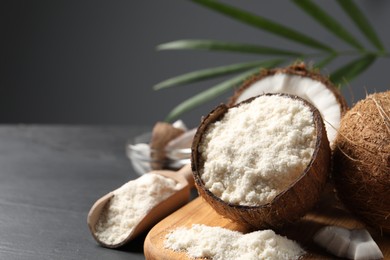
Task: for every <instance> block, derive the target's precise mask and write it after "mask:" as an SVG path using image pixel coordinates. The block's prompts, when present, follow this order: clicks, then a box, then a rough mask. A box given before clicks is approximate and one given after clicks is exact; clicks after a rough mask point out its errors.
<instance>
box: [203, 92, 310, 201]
mask: <svg viewBox="0 0 390 260" xmlns="http://www.w3.org/2000/svg"><path fill="white" fill-rule="evenodd" d="M315 139H316V134H315V124H314V121H313V115H312V112H311V111H310V109H309V108H308V107H307V106H306V105H305V104H304V103H303V102H302V101H300V100H296V99H292V98H289V97H286V96H277V95H272V96H260V97H258V98H256V99H254V100H253V101H252V102H249V103H245V104H242V105H240V106H238V107H234V108H230V109H229V110H228V111H227V112H226V113H225V115H224V116H223V118H222V119H221V120H220V121H217V122H215V123H214V124H212V125H210V127H209V128H208V129H207V131H206V133H205V135H204V139H203V141H202V145H201V146H200V149H199V151H200V153H201V156H202V158H203V159H204V161H205V163H204V168H203V171H202V172H201V178H202V180H203V182H204V183H205V187H206V188H207V189H209V190H210V191H211V192H212V193H213V194H214V195H216V196H218V197H219V198H221V199H222V200H223V201H225V202H229V203H232V204H239V205H248V206H255V205H262V204H265V203H267V202H270V201H271V200H272V199H273V198H274V197H275V196H276V195H277V194H278V193H280V192H281V191H283V190H284V189H286V188H287V187H288V186H289V185H290V184H291V183H292V182H294V181H295V180H296V179H297V178H298V177H299V176H300V174H302V172H303V171H304V169H305V168H306V167H307V165H308V163H309V162H310V159H311V157H312V155H313V152H314V146H315ZM227 173H228V174H227Z"/></svg>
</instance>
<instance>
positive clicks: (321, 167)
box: [191, 94, 331, 229]
mask: <svg viewBox="0 0 390 260" xmlns="http://www.w3.org/2000/svg"><path fill="white" fill-rule="evenodd" d="M265 95H266V96H271V95H279V96H286V97H290V98H293V99H298V100H300V101H302V102H303V103H304V104H305V105H306V106H308V107H309V108H310V111H312V114H313V121H314V125H315V129H316V140H315V148H314V152H313V154H312V157H311V160H310V162H309V164H308V165H307V167H306V168H305V169H304V171H303V172H302V173H301V174H300V176H299V177H298V179H297V180H295V181H294V182H293V183H291V184H290V185H289V186H288V187H287V188H286V189H284V190H283V191H281V192H280V193H279V194H278V195H277V196H276V197H275V198H274V199H273V200H272V201H270V202H268V203H265V204H262V205H256V206H247V205H240V204H232V203H229V202H225V201H224V200H222V199H221V198H219V197H218V196H216V195H215V194H213V193H212V192H211V191H210V190H208V189H207V188H206V187H205V184H204V182H203V180H202V177H201V174H202V173H201V172H202V169H203V167H204V164H205V161H204V160H205V159H204V158H203V157H202V154H201V152H200V150H201V148H200V146H201V144H202V142H203V141H204V138H205V133H206V132H207V129H208V127H209V126H211V125H212V124H214V123H216V122H218V121H219V120H221V118H222V117H223V116H224V114H225V113H226V112H227V111H228V110H229V109H232V107H228V106H226V105H223V104H222V105H220V106H218V107H216V108H215V109H214V110H213V111H211V112H210V113H209V114H208V115H207V116H206V117H205V118H204V119H203V121H202V123H201V124H200V126H199V127H198V129H197V133H196V134H195V137H194V140H193V144H192V155H191V156H192V157H191V165H192V171H193V175H194V179H195V184H196V188H197V190H198V192H199V194H200V195H201V196H202V197H203V198H204V199H205V200H206V201H207V202H208V203H209V204H210V206H211V207H213V208H214V209H215V210H216V211H217V212H218V213H219V214H221V215H222V216H225V217H227V218H229V219H231V220H233V221H236V222H238V223H240V224H243V225H247V226H248V227H252V228H255V229H259V228H281V227H283V226H285V225H287V224H289V223H293V222H295V221H296V220H298V219H299V218H300V217H302V216H303V215H304V214H305V213H307V212H308V211H309V210H310V209H311V208H312V207H313V206H314V205H315V203H316V202H317V201H318V199H319V196H320V194H321V192H322V190H323V188H324V186H325V183H326V181H327V178H328V175H329V173H330V154H331V152H330V147H329V141H328V139H327V135H326V131H325V127H324V124H323V121H322V118H321V115H320V113H319V111H318V110H317V109H316V108H315V107H314V106H313V105H311V104H310V103H309V102H307V101H305V100H303V99H301V98H300V97H298V96H292V95H288V94H265ZM255 98H256V97H254V98H250V99H248V100H245V101H243V102H242V103H239V104H237V105H235V106H240V105H241V104H243V103H247V102H251V101H252V100H253V99H255ZM235 106H234V107H235ZM237 138H240V136H237ZM226 174H227V175H228V174H230V173H229V172H226Z"/></svg>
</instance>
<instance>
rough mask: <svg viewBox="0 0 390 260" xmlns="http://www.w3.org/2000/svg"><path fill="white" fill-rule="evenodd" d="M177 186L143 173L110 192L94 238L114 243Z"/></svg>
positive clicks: (122, 238) (121, 239)
mask: <svg viewBox="0 0 390 260" xmlns="http://www.w3.org/2000/svg"><path fill="white" fill-rule="evenodd" d="M180 188H181V185H180V184H179V183H178V182H176V181H175V180H172V179H170V178H166V177H164V176H161V175H158V174H152V173H148V174H144V175H142V176H141V177H139V178H138V179H136V180H133V181H130V182H128V183H126V184H124V185H123V186H121V187H120V188H118V189H116V190H115V191H113V193H114V196H113V197H112V198H111V199H110V201H109V203H108V205H107V206H106V207H105V208H104V210H103V212H102V214H101V216H100V218H99V221H98V222H97V224H96V233H95V235H96V236H97V238H98V239H99V240H100V241H102V242H104V243H106V244H118V243H120V242H122V241H123V240H124V239H125V238H127V237H128V235H129V234H130V233H131V232H132V231H133V229H134V227H135V225H137V224H138V222H139V221H140V220H141V219H142V217H143V216H145V215H146V214H147V213H148V212H149V211H150V210H151V209H152V208H153V207H154V206H155V205H157V204H158V203H159V202H161V201H163V200H164V199H166V198H168V197H169V196H170V195H172V194H173V193H174V192H175V191H177V190H179V189H180Z"/></svg>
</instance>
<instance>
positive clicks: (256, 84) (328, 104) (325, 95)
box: [229, 63, 348, 147]
mask: <svg viewBox="0 0 390 260" xmlns="http://www.w3.org/2000/svg"><path fill="white" fill-rule="evenodd" d="M265 93H286V94H291V95H296V96H299V97H301V98H303V99H305V100H306V101H308V102H310V103H311V104H313V105H314V106H315V107H316V108H317V109H318V110H319V111H320V113H321V116H322V117H323V120H324V123H325V128H326V131H327V135H328V140H329V142H330V144H331V147H333V142H334V140H335V138H336V135H337V130H338V129H339V127H340V120H341V117H342V116H343V115H344V114H345V112H346V110H347V109H348V106H347V102H346V100H345V98H344V97H343V96H342V95H341V93H340V92H339V90H338V89H337V88H336V87H335V86H334V85H333V84H332V82H330V81H329V79H328V78H327V77H325V76H323V75H321V74H320V73H317V72H314V71H309V70H308V69H306V66H305V65H304V64H303V63H299V64H296V65H292V66H290V67H286V68H276V69H271V70H263V71H261V72H260V73H259V74H257V75H254V76H253V77H251V78H250V79H249V80H247V81H246V82H245V83H244V84H243V85H242V86H240V87H239V89H238V90H237V91H236V93H235V94H234V96H233V97H232V98H231V100H230V103H229V105H235V104H238V103H240V102H242V101H244V100H246V99H248V98H251V97H254V96H258V95H261V94H265Z"/></svg>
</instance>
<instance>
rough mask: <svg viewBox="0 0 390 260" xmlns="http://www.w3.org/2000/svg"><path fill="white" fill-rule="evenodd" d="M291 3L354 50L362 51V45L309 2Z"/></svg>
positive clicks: (301, 0)
mask: <svg viewBox="0 0 390 260" xmlns="http://www.w3.org/2000/svg"><path fill="white" fill-rule="evenodd" d="M293 2H294V3H295V4H296V5H297V6H299V7H300V8H301V9H302V10H304V11H305V12H306V13H307V14H309V15H310V16H311V17H313V18H314V19H315V20H316V21H317V22H319V23H320V24H321V25H323V26H324V27H325V28H327V29H328V30H329V31H330V32H332V33H333V34H334V35H336V36H338V37H339V38H340V39H342V40H344V41H345V42H347V43H349V44H350V45H352V46H354V47H355V48H357V49H359V50H364V47H363V45H361V44H360V43H359V41H358V40H356V39H355V37H353V36H352V35H351V34H350V33H349V32H348V31H347V30H346V29H344V28H343V26H342V25H341V24H340V23H339V22H337V21H336V20H335V19H333V18H332V17H331V16H330V15H328V14H327V13H326V12H324V11H323V10H322V9H321V8H320V7H319V6H318V5H316V4H315V3H313V2H312V1H311V0H293Z"/></svg>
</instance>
